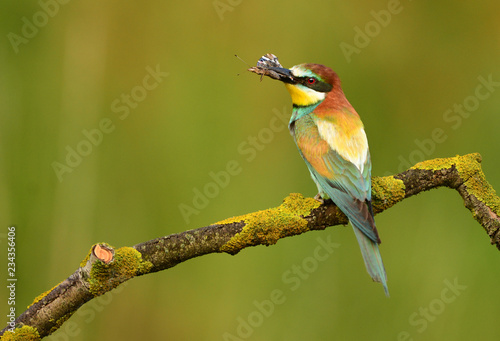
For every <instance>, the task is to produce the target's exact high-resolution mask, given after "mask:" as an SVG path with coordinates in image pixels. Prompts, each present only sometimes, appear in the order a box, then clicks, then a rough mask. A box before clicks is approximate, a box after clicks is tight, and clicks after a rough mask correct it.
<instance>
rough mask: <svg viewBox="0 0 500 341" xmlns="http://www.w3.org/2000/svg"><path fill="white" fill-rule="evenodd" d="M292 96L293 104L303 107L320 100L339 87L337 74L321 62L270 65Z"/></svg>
mask: <svg viewBox="0 0 500 341" xmlns="http://www.w3.org/2000/svg"><path fill="white" fill-rule="evenodd" d="M269 69H270V70H271V71H273V72H274V73H276V74H277V75H278V76H279V77H272V78H275V79H278V80H280V81H282V82H283V83H284V84H285V86H286V88H287V90H288V91H289V92H290V95H291V96H292V102H293V104H294V106H298V107H305V106H310V105H316V104H318V103H320V102H322V101H323V100H324V99H325V98H326V96H327V94H328V93H329V92H331V91H334V90H335V89H340V79H339V77H338V76H337V74H336V73H335V72H334V71H333V70H332V69H330V68H329V67H326V66H324V65H321V64H299V65H295V66H293V67H291V68H290V69H285V68H280V67H270V68H269Z"/></svg>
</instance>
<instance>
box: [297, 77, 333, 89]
mask: <svg viewBox="0 0 500 341" xmlns="http://www.w3.org/2000/svg"><path fill="white" fill-rule="evenodd" d="M311 78H313V79H315V80H316V81H315V82H313V83H312V84H311V83H309V79H311ZM295 79H296V80H298V83H300V84H302V85H304V86H306V87H308V88H309V89H313V90H316V91H319V92H329V91H331V90H332V88H333V87H332V86H331V85H330V84H328V83H325V82H323V81H321V80H319V79H318V78H315V77H300V78H299V77H295Z"/></svg>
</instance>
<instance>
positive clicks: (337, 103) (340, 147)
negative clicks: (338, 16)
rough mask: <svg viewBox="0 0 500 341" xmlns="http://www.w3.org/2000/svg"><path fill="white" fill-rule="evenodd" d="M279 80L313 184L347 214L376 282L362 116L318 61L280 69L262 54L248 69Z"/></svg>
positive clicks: (379, 271)
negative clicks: (288, 97) (289, 102)
mask: <svg viewBox="0 0 500 341" xmlns="http://www.w3.org/2000/svg"><path fill="white" fill-rule="evenodd" d="M249 70H250V71H252V72H255V73H257V74H260V75H265V76H268V77H270V78H273V79H277V80H280V81H282V82H283V83H284V84H285V86H286V88H287V90H288V91H289V92H290V95H291V96H292V102H293V111H292V116H291V118H290V122H289V126H288V127H289V129H290V133H291V134H292V136H293V138H294V140H295V143H296V144H297V147H298V149H299V152H300V155H301V156H302V158H303V159H304V161H305V163H306V165H307V168H308V169H309V172H310V173H311V177H312V178H313V180H314V182H315V183H316V185H317V186H318V191H319V193H318V196H317V198H318V199H320V198H322V199H324V200H326V199H328V198H329V199H331V200H332V201H333V202H334V203H335V205H337V207H339V208H340V209H341V210H342V212H344V214H345V215H346V216H347V217H348V218H349V221H350V222H351V224H352V226H353V229H354V233H355V235H356V238H357V240H358V243H359V247H360V248H361V253H362V255H363V259H364V262H365V265H366V269H367V270H368V273H369V274H370V276H371V277H372V278H373V280H374V281H376V282H380V283H382V285H383V286H384V290H385V293H386V295H387V296H389V291H388V289H387V276H386V273H385V269H384V264H383V263H382V257H381V256H380V251H379V247H378V244H380V238H379V235H378V232H377V228H376V227H375V220H374V217H373V210H372V204H371V168H372V167H371V161H370V152H369V150H368V140H367V138H366V134H365V130H364V128H363V122H361V119H360V118H359V115H358V113H357V112H356V111H355V110H354V108H353V107H352V105H351V104H350V103H349V101H348V100H347V99H346V97H345V95H344V92H343V91H342V88H341V86H340V79H339V77H338V75H337V74H336V73H335V72H334V71H333V70H332V69H330V68H329V67H326V66H324V65H320V64H299V65H295V66H293V67H292V68H290V69H285V68H283V67H282V66H281V64H280V63H279V62H278V59H277V58H276V56H274V55H272V54H267V55H265V56H264V57H262V58H261V59H260V60H259V62H258V63H257V67H253V68H250V69H249Z"/></svg>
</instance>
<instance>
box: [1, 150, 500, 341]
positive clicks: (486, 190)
mask: <svg viewBox="0 0 500 341" xmlns="http://www.w3.org/2000/svg"><path fill="white" fill-rule="evenodd" d="M480 163H481V156H480V155H479V154H468V155H464V156H456V157H452V158H445V159H434V160H429V161H424V162H421V163H418V164H416V165H415V166H413V167H412V168H410V169H408V170H406V171H404V172H402V173H400V174H397V175H394V176H387V177H374V178H373V181H372V199H373V209H374V213H375V214H377V213H380V212H383V211H385V210H387V209H388V208H390V207H392V206H393V205H395V204H396V203H398V202H400V201H402V200H404V199H405V198H408V197H411V196H413V195H416V194H418V193H421V192H424V191H427V190H430V189H433V188H437V187H448V188H452V189H455V190H457V191H458V193H459V194H460V196H461V197H462V198H463V200H464V204H465V206H466V207H467V208H468V209H469V210H470V211H471V213H472V216H473V217H474V218H475V219H476V220H477V221H478V222H479V223H480V224H481V225H482V226H483V228H484V229H485V231H486V233H487V234H488V236H489V238H490V241H491V244H495V245H496V247H497V248H498V249H500V199H499V197H498V196H497V195H496V193H495V190H494V189H493V188H492V187H491V186H490V185H489V184H488V182H487V181H486V179H485V176H484V174H483V171H482V169H481V165H480ZM347 223H348V220H347V218H346V216H345V215H344V214H343V213H342V212H341V211H340V210H339V209H338V208H337V207H336V206H335V205H334V204H332V203H331V202H330V203H328V202H327V203H325V204H320V203H319V202H318V201H316V200H314V199H312V198H304V197H303V196H302V195H300V194H290V195H289V196H288V197H287V198H285V199H284V200H283V203H282V204H281V205H280V206H278V207H275V208H270V209H267V210H263V211H258V212H254V213H250V214H246V215H243V216H239V217H234V218H229V219H226V220H223V221H220V222H217V223H215V224H212V225H209V226H205V227H201V228H198V229H195V230H189V231H185V232H182V233H177V234H172V235H169V236H165V237H161V238H157V239H153V240H150V241H147V242H144V243H140V244H137V245H135V246H133V247H122V248H118V249H114V248H113V247H111V246H109V245H108V244H105V243H100V244H96V245H94V246H93V247H92V249H91V250H90V252H89V254H88V255H87V257H86V258H85V259H84V260H83V261H82V263H81V264H80V267H79V268H78V269H77V270H76V271H75V272H74V273H73V274H72V275H71V276H69V277H68V278H67V279H66V280H64V281H63V282H61V283H60V284H58V285H57V286H55V287H54V288H52V289H51V290H49V291H48V292H46V293H43V294H42V295H40V296H39V297H37V298H36V299H35V300H34V302H33V303H32V305H30V306H29V307H28V309H27V310H26V311H25V312H24V313H22V314H21V315H20V316H19V317H18V318H17V319H16V321H15V328H16V329H14V331H13V332H9V331H8V330H9V328H11V329H13V326H8V327H7V328H5V329H3V330H2V331H1V332H0V335H3V337H2V340H15V339H17V338H16V337H18V336H21V334H22V335H30V337H31V339H32V340H38V339H39V338H40V337H44V336H47V335H50V334H51V333H53V332H54V331H55V330H57V329H58V328H59V327H60V326H61V325H62V324H63V323H64V322H65V321H66V320H67V319H68V318H69V317H70V316H71V315H72V314H73V313H74V312H75V311H76V310H77V309H78V308H79V307H80V306H82V305H83V304H84V303H86V302H88V301H89V300H91V299H93V298H94V297H97V296H100V295H103V294H104V293H106V292H108V291H110V290H112V289H113V288H116V287H117V286H118V285H120V284H121V283H123V282H125V281H127V280H129V279H131V278H133V277H135V276H140V275H145V274H148V273H152V272H157V271H161V270H165V269H168V268H171V267H173V266H175V265H177V264H179V263H182V262H184V261H186V260H188V259H191V258H194V257H198V256H202V255H205V254H209V253H216V252H217V253H220V252H225V253H228V254H231V255H235V254H237V253H238V252H239V251H241V250H243V249H244V248H247V247H250V246H256V245H273V244H275V243H276V242H277V241H278V240H279V239H281V238H285V237H290V236H295V235H299V234H302V233H304V232H307V231H311V230H324V229H325V228H327V227H329V226H334V225H340V224H344V225H345V224H347ZM23 337H24V338H23V339H27V338H26V336H23Z"/></svg>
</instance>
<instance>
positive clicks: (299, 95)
mask: <svg viewBox="0 0 500 341" xmlns="http://www.w3.org/2000/svg"><path fill="white" fill-rule="evenodd" d="M285 86H286V89H287V90H288V92H289V93H290V95H291V96H292V102H293V104H295V105H298V106H308V105H312V104H316V103H318V102H319V101H322V100H324V99H325V96H326V94H325V93H324V92H319V91H315V90H312V89H309V88H308V87H305V86H303V85H300V84H288V83H285Z"/></svg>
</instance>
